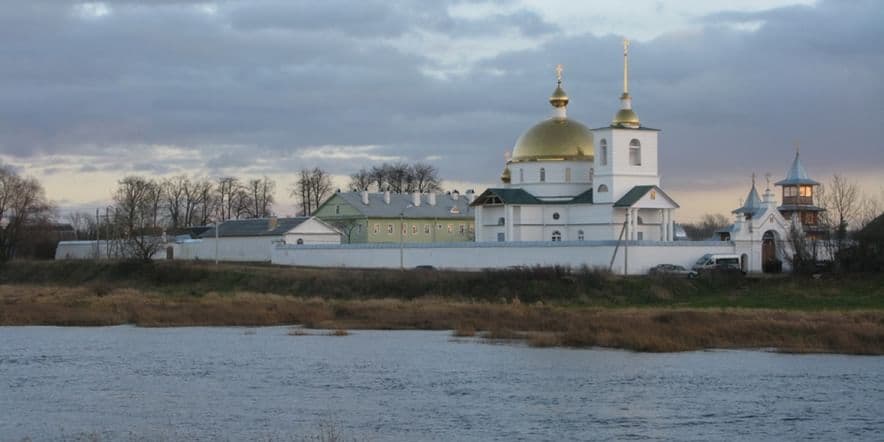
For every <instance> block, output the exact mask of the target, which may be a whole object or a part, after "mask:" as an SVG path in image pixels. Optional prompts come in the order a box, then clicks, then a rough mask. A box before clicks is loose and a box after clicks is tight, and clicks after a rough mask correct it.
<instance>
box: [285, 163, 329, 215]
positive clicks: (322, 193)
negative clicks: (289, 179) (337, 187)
mask: <svg viewBox="0 0 884 442" xmlns="http://www.w3.org/2000/svg"><path fill="white" fill-rule="evenodd" d="M331 191H332V183H331V176H330V175H329V174H328V173H327V172H326V171H324V170H322V169H320V168H318V167H315V168H313V169H312V170H311V169H301V171H300V172H298V176H297V178H296V179H295V182H294V183H293V184H292V186H291V195H292V196H293V197H295V198H296V199H297V200H298V203H299V204H300V205H301V213H303V214H304V215H305V216H311V215H313V212H314V211H315V210H316V209H317V208H319V206H320V205H321V204H322V202H323V201H325V199H326V198H327V197H328V196H329V194H330V193H331Z"/></svg>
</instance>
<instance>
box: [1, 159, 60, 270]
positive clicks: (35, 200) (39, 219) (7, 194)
mask: <svg viewBox="0 0 884 442" xmlns="http://www.w3.org/2000/svg"><path fill="white" fill-rule="evenodd" d="M53 210H54V208H53V206H52V205H51V204H50V203H49V201H48V200H47V199H46V193H45V192H44V190H43V186H42V185H40V183H39V182H38V181H37V180H36V179H34V178H23V177H20V176H18V174H16V173H15V172H14V171H12V170H11V169H9V168H6V167H3V166H2V165H0V261H6V260H9V259H11V258H13V257H14V256H15V251H16V248H17V247H18V246H19V245H20V244H21V243H22V241H23V240H24V239H25V236H26V235H25V233H26V231H27V230H28V229H33V228H34V227H36V226H40V225H44V224H48V222H49V219H50V217H51V215H52V212H53Z"/></svg>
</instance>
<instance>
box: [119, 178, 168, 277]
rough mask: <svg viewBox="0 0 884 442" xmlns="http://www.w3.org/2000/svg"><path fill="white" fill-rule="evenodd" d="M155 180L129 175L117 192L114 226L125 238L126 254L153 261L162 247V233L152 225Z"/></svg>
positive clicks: (123, 242)
mask: <svg viewBox="0 0 884 442" xmlns="http://www.w3.org/2000/svg"><path fill="white" fill-rule="evenodd" d="M158 187H159V184H157V183H156V182H155V181H153V180H151V179H148V178H144V177H141V176H136V175H132V176H127V177H125V178H123V179H122V180H120V181H119V182H118V184H117V190H116V192H115V193H114V203H115V207H114V209H115V210H114V223H115V224H116V226H117V227H118V229H119V232H120V234H121V236H122V238H121V239H120V241H119V242H120V245H121V246H122V255H123V256H126V257H129V258H133V259H139V260H143V261H150V260H151V258H152V257H153V255H154V254H155V253H156V252H157V251H158V250H159V248H160V246H161V245H162V237H161V233H162V232H161V230H160V229H158V228H156V226H151V225H150V223H151V218H152V217H153V216H154V214H155V204H156V202H155V198H156V197H155V195H156V194H157V190H156V188H158Z"/></svg>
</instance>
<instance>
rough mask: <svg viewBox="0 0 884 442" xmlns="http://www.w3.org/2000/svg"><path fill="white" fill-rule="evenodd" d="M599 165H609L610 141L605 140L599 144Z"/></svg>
mask: <svg viewBox="0 0 884 442" xmlns="http://www.w3.org/2000/svg"><path fill="white" fill-rule="evenodd" d="M599 164H600V165H602V166H607V165H608V140H606V139H604V138H602V141H600V142H599Z"/></svg>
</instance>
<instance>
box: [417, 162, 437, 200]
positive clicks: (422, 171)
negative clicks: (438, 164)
mask: <svg viewBox="0 0 884 442" xmlns="http://www.w3.org/2000/svg"><path fill="white" fill-rule="evenodd" d="M411 177H412V180H411V181H412V187H413V188H412V192H421V193H428V192H438V191H440V190H442V186H441V181H442V180H440V179H439V171H438V170H436V168H435V167H433V166H431V165H429V164H426V163H415V164H413V165H412V166H411Z"/></svg>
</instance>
